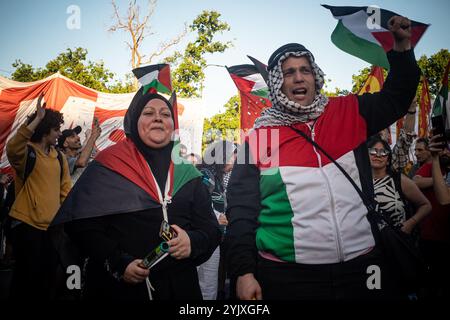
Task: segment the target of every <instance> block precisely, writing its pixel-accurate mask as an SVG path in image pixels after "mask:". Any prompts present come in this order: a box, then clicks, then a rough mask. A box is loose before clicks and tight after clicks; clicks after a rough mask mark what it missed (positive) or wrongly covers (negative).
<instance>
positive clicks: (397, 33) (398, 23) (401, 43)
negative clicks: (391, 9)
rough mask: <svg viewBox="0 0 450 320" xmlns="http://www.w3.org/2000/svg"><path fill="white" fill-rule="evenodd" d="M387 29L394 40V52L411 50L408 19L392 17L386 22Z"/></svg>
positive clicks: (409, 22)
mask: <svg viewBox="0 0 450 320" xmlns="http://www.w3.org/2000/svg"><path fill="white" fill-rule="evenodd" d="M388 27H389V31H390V32H391V33H392V35H393V36H394V39H395V42H394V50H395V51H405V50H409V49H411V21H410V20H409V19H408V18H406V17H400V16H393V17H392V18H390V19H389V21H388Z"/></svg>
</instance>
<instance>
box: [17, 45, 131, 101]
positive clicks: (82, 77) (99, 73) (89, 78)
mask: <svg viewBox="0 0 450 320" xmlns="http://www.w3.org/2000/svg"><path fill="white" fill-rule="evenodd" d="M87 53H88V52H87V50H86V49H84V48H75V49H70V48H68V49H66V51H65V52H63V53H60V54H59V55H58V56H57V57H56V58H55V59H53V60H50V61H49V62H48V63H47V64H46V66H45V67H44V68H34V67H33V66H32V65H30V64H27V63H24V62H22V61H21V60H16V61H15V62H14V63H13V64H12V66H13V67H14V68H15V69H16V70H14V72H13V73H12V75H11V78H12V79H13V80H16V81H21V82H28V81H36V80H40V79H43V78H46V77H48V76H50V75H52V74H54V73H56V72H59V73H60V74H61V75H63V76H66V77H68V78H69V79H72V80H74V81H76V82H78V83H80V84H82V85H84V86H86V87H88V88H91V89H94V90H98V91H103V92H113V93H120V92H132V91H133V90H131V89H132V87H131V85H130V79H128V80H127V81H126V82H125V83H122V82H120V81H117V80H116V81H115V83H114V84H111V82H112V80H113V79H114V73H113V72H111V71H109V70H108V69H107V68H106V67H105V65H104V63H103V61H100V62H92V61H90V60H87Z"/></svg>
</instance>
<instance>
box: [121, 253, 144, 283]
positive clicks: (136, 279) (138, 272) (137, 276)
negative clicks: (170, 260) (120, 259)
mask: <svg viewBox="0 0 450 320" xmlns="http://www.w3.org/2000/svg"><path fill="white" fill-rule="evenodd" d="M141 263H142V260H141V259H136V260H133V261H132V262H130V264H129V265H128V266H127V268H126V269H125V272H124V273H123V280H124V281H125V282H126V283H130V284H136V283H140V282H142V281H144V280H145V279H146V278H147V277H148V275H149V274H150V271H149V270H148V269H146V268H143V267H140V264H141Z"/></svg>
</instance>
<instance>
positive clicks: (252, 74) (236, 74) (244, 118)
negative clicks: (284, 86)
mask: <svg viewBox="0 0 450 320" xmlns="http://www.w3.org/2000/svg"><path fill="white" fill-rule="evenodd" d="M227 70H228V72H229V73H230V76H231V78H232V79H233V81H234V84H235V85H236V87H237V88H238V90H239V94H240V96H241V129H242V130H244V131H245V130H248V129H251V128H253V124H254V122H255V120H256V118H258V117H259V116H260V114H261V112H262V110H264V109H265V108H269V107H271V106H272V104H271V103H270V101H269V99H268V95H269V91H268V88H267V84H266V82H265V81H264V79H263V77H262V75H261V74H260V73H259V71H258V69H257V68H256V67H255V66H254V65H251V64H241V65H237V66H232V67H229V68H228V67H227Z"/></svg>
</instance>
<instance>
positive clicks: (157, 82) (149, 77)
mask: <svg viewBox="0 0 450 320" xmlns="http://www.w3.org/2000/svg"><path fill="white" fill-rule="evenodd" d="M133 74H134V75H135V77H136V78H137V79H138V81H139V83H140V84H141V85H142V86H143V87H144V91H143V93H144V94H145V93H146V92H147V91H149V90H150V91H151V92H152V93H156V92H160V93H165V94H170V93H171V92H172V81H171V78H170V67H169V65H168V64H165V63H161V64H153V65H150V66H145V67H140V68H136V69H133Z"/></svg>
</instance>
